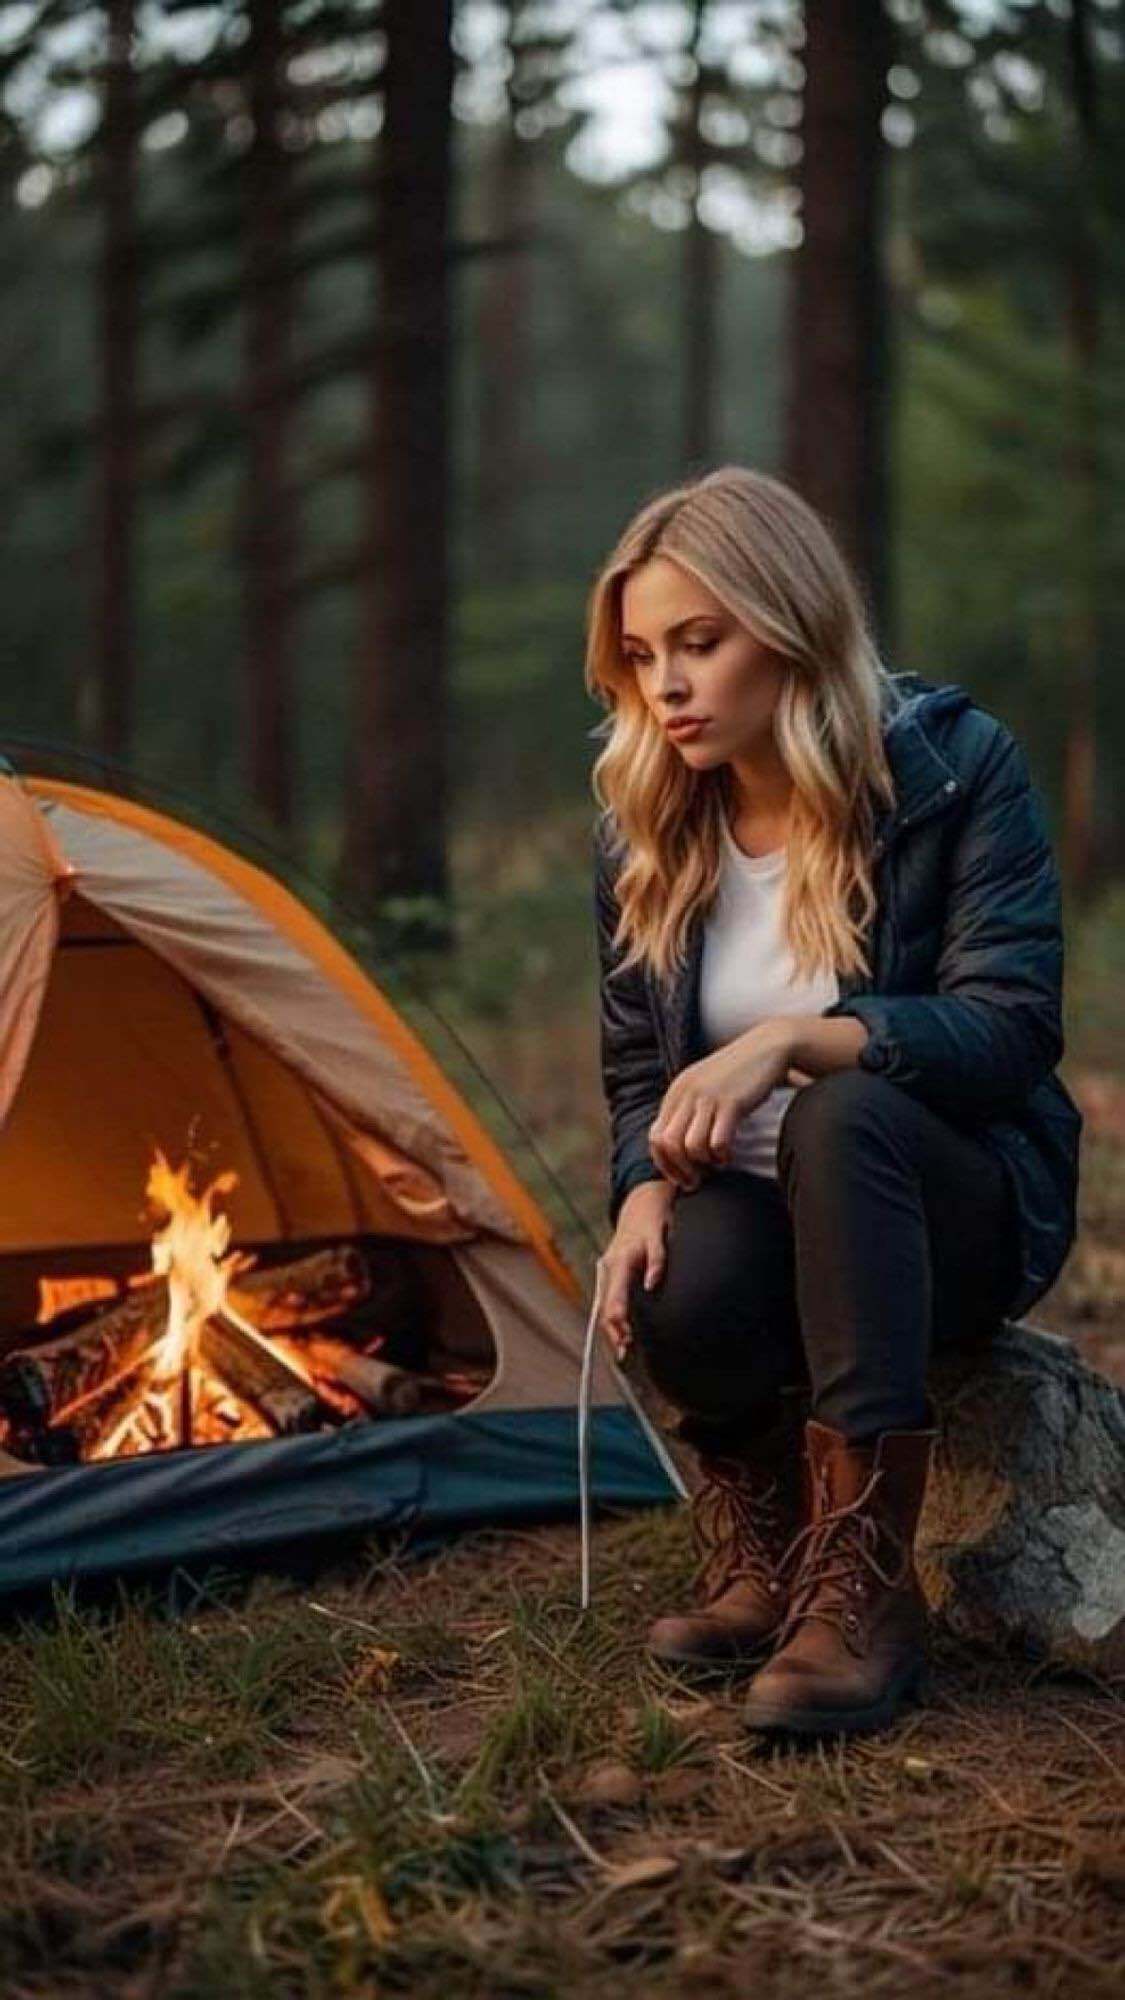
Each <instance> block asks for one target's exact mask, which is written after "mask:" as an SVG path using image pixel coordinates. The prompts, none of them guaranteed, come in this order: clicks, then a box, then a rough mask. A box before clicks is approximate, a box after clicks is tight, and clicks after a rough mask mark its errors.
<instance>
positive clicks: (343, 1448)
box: [0, 1408, 674, 1596]
mask: <svg viewBox="0 0 1125 2000" xmlns="http://www.w3.org/2000/svg"><path fill="white" fill-rule="evenodd" d="M591 1455H592V1475H593V1496H594V1500H595V1502H596V1503H597V1504H600V1505H606V1506H617V1507H633V1506H646V1505H652V1504H654V1503H657V1502H661V1501H668V1500H671V1499H672V1498H673V1497H674V1496H673V1492H672V1488H671V1486H670V1485H669V1483H668V1480H667V1478H666V1476H665V1474H664V1472H663V1471H662V1470H661V1467H660V1465H659V1464H658V1462H657V1460H656V1458H655V1456H654V1454H653V1451H652V1448H651V1446H650V1445H649V1443H648V1441H647V1440H646V1438H645V1436H644V1433H643V1431H642V1430H641V1428H640V1425H639V1424H638V1423H637V1421H636V1418H635V1417H634V1416H633V1415H632V1414H631V1412H629V1411H628V1410H626V1409H609V1410H607V1409H602V1410H596V1411H595V1412H594V1413H593V1420H592V1425H591ZM569 1517H573V1518H574V1519H575V1520H577V1517H578V1449H577V1417H576V1412H575V1411H574V1409H572V1408H568V1409H554V1410H519V1411H497V1412H495V1413H489V1412H483V1413H482V1414H481V1415H479V1416H473V1415H472V1414H467V1415H464V1416H456V1417H454V1416H437V1417H406V1418H399V1419H397V1420H395V1421H392V1422H384V1423H369V1422H357V1423H355V1424H353V1425H348V1426H346V1427H345V1428H344V1429H343V1430H339V1431H332V1432H319V1433H317V1434H316V1435H315V1436H312V1437H297V1438H278V1439H276V1440H270V1441H267V1442H263V1443H252V1444H229V1445H208V1446H204V1447H200V1448H199V1449H197V1450H194V1451H170V1452H154V1453H151V1454H149V1455H146V1456H144V1457H138V1458H129V1459H121V1460H118V1461H116V1462H107V1463H105V1464H98V1465H82V1466H65V1467H61V1468H57V1469H52V1470H50V1471H46V1472H35V1473H29V1474H28V1475H27V1476H26V1477H16V1478H12V1479H8V1480H5V1481H4V1482H3V1483H2V1484H0V1596H7V1595H11V1594H12V1593H14V1592H23V1591H25V1590H35V1589H37V1588H41V1587H44V1586H49V1585H52V1584H62V1585H65V1584H67V1583H69V1582H71V1581H72V1580H77V1579H80V1578H87V1577H90V1578H92V1577H97V1576H103V1577H104V1576H107V1575H114V1574H120V1575H127V1574H130V1573H133V1574H136V1573H139V1572H143V1571H146V1570H153V1569H159V1568H163V1567H164V1566H165V1565H174V1564H186V1563H189V1562H196V1563H199V1562H207V1561H214V1562H222V1563H226V1564H231V1563H234V1564H237V1563H238V1561H239V1560H240V1559H245V1558H248V1557H251V1556H254V1555H259V1556H260V1555H264V1554H265V1553H267V1552H268V1551H269V1550H270V1549H273V1548H281V1547H287V1546H288V1547H292V1546H304V1545H306V1544H307V1545H309V1547H310V1549H311V1548H312V1545H314V1544H315V1545H316V1546H317V1547H318V1548H321V1549H323V1552H324V1554H325V1557H326V1558H328V1559H330V1558H331V1553H332V1541H333V1537H337V1538H338V1539H339V1540H340V1541H341V1543H342V1542H343V1541H344V1540H345V1538H347V1539H351V1538H352V1537H354V1536H355V1535H356V1533H357V1532H363V1531H364V1530H370V1531H371V1532H372V1533H376V1532H387V1531H390V1532H396V1531H397V1532H401V1531H403V1530H411V1531H413V1530H414V1529H416V1528H417V1529H421V1530H423V1531H424V1532H425V1533H426V1534H427V1535H440V1534H445V1533H448V1532H450V1531H451V1530H455V1529H458V1528H480V1527H485V1526H490V1525H495V1526H503V1525H504V1524H506V1523H507V1524H513V1523H523V1522H535V1521H547V1520H559V1519H566V1518H569Z"/></svg>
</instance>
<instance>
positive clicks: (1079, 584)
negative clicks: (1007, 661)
mask: <svg viewBox="0 0 1125 2000" xmlns="http://www.w3.org/2000/svg"><path fill="white" fill-rule="evenodd" d="M1065 32H1066V36H1067V41H1068V44H1069V52H1070V81H1071V128H1072V129H1071V150H1072V155H1073V162H1074V165H1073V183H1074V205H1073V211H1072V226H1071V228H1070V230H1069V232H1068V235H1067V268H1066V271H1065V274H1064V281H1065V285H1066V312H1065V323H1064V348H1065V354H1066V361H1067V368H1068V374H1069V384H1070V396H1069V437H1068V449H1067V453H1066V484H1067V492H1068V497H1069V503H1070V504H1069V507H1068V508H1067V510H1066V512H1065V514H1064V519H1065V522H1066V529H1067V534H1066V547H1067V556H1068V566H1069V569H1070V614H1069V618H1068V621H1067V633H1066V638H1067V645H1066V651H1067V653H1068V655H1069V659H1068V662H1067V673H1066V683H1067V687H1068V689H1069V703H1070V707H1069V715H1068V719H1067V739H1066V762H1065V773H1064V787H1063V792H1064V797H1063V859H1064V866H1065V871H1066V878H1067V883H1068V886H1069V887H1070V888H1071V889H1072V890H1073V892H1074V894H1075V895H1076V896H1077V897H1078V898H1081V899H1084V898H1086V897H1088V896H1089V893H1090V890H1091V887H1092V885H1093V875H1094V865H1095V854H1094V813H1095V803H1096V791H1097V785H1096V780H1097V757H1096V748H1097V681H1098V673H1097V669H1098V648H1099V640H1100V631H1099V622H1100V621H1099V572H1100V562H1099V543H1100V538H1101V523H1102V509H1101V504H1100V497H1099V483H1100V482H1099V478H1098V414H1097V371H1098V347H1099V338H1098V336H1099V327H1098V319H1099V313H1098V268H1097V248H1096V243H1095V237H1094V223H1095V209H1096V202H1097V176H1096V172H1095V149H1096V144H1097V111H1096V94H1095V91H1096V85H1095V69H1094V60H1093V52H1092V49H1091V46H1090V10H1089V3H1088V0H1072V5H1071V9H1070V18H1069V20H1068V21H1067V23H1066V30H1065Z"/></svg>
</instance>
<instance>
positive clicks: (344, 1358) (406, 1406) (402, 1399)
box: [301, 1334, 441, 1417]
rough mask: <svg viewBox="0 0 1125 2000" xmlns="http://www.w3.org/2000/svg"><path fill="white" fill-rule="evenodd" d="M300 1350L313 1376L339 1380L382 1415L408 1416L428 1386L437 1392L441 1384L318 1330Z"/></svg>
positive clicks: (422, 1399)
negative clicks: (363, 1351) (397, 1366)
mask: <svg viewBox="0 0 1125 2000" xmlns="http://www.w3.org/2000/svg"><path fill="white" fill-rule="evenodd" d="M301 1354H302V1357H303V1358H304V1359H305V1360H306V1361H307V1363H308V1366H309V1369H310V1371H311V1373H312V1374H313V1376H314V1377H324V1379H325V1381H326V1382H327V1383H329V1384H331V1383H337V1382H338V1383H339V1384H340V1385H341V1387H342V1388H344V1389H348V1390H350V1391H351V1394H352V1395H353V1396H355V1397H357V1398H358V1400H359V1402H361V1403H362V1404H363V1405H364V1407H365V1408H366V1409H368V1410H370V1411H372V1412H373V1413H374V1414H375V1415H377V1416H381V1417H410V1416H413V1415H414V1414H415V1412H416V1411H417V1410H418V1409H420V1408H421V1405H422V1403H423V1402H424V1401H425V1399H426V1393H427V1389H429V1390H430V1391H431V1393H432V1392H433V1391H435V1390H437V1391H439V1392H440V1389H441V1384H440V1383H433V1382H428V1381H427V1379H426V1377H425V1376H422V1375H415V1374H412V1373H410V1372H409V1371H408V1370H407V1369H405V1368H394V1367H392V1366H391V1364H390V1363H389V1362H386V1361H379V1360H377V1359H376V1358H375V1356H374V1355H371V1354H357V1353H356V1351H355V1349H354V1348H352V1347H349V1346H348V1344H347V1342H346V1341H344V1340H333V1339H332V1338H331V1337H330V1336H329V1335H327V1334H318V1335H315V1336H313V1337H310V1338H309V1339H307V1340H302V1342H301Z"/></svg>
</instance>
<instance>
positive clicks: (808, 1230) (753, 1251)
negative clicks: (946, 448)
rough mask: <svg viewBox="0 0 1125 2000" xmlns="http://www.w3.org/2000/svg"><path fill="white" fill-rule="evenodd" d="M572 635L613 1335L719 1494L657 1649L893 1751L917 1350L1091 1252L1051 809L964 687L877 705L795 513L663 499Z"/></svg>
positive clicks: (745, 493) (750, 1712)
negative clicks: (585, 796)
mask: <svg viewBox="0 0 1125 2000" xmlns="http://www.w3.org/2000/svg"><path fill="white" fill-rule="evenodd" d="M588 635H589V636H588V652H587V686H588V688H589V690H590V692H591V693H592V694H593V695H594V696H595V698H596V699H599V700H601V701H602V702H603V704H604V705H606V706H607V707H608V708H609V709H610V711H611V713H610V715H609V717H608V718H607V720H606V721H605V722H604V723H602V724H599V725H598V729H597V731H596V732H595V733H596V734H598V735H602V736H605V737H606V739H607V740H606V742H605V746H604V748H603V749H602V751H601V753H600V755H599V756H598V759H597V761H596V764H595V767H594V772H593V788H594V792H595V796H596V797H597V799H598V802H599V805H600V806H601V807H602V808H603V809H604V810H603V812H602V814H601V816H600V819H599V822H598V826H597V831H596V836H595V881H596V909H597V924H598V938H599V950H600V962H601V1057H602V1075H603V1082H604V1087H605V1092H606V1098H607V1103H608V1107H609V1113H610V1124H611V1134H612V1167H611V1189H610V1201H609V1220H610V1223H611V1225H612V1226H613V1229H614V1234H613V1239H612V1242H611V1243H610V1245H609V1247H608V1249H607V1250H606V1251H605V1253H604V1255H603V1256H602V1258H601V1259H600V1264H599V1272H600V1283H601V1286H602V1298H603V1303H602V1314H601V1316H602V1324H603V1326H604V1328H605V1330H606V1332H607V1334H608V1335H609V1337H610V1339H611V1341H612V1342H613V1344H614V1346H615V1348H616V1350H617V1352H618V1353H619V1354H621V1355H624V1354H625V1352H626V1351H627V1349H628V1346H629V1344H630V1342H631V1341H632V1340H634V1339H635V1340H636V1341H637V1342H638V1343H639V1346H640V1348H641V1350H642V1353H643V1356H644V1360H645V1362H646V1364H647V1367H648V1370H649V1373H650V1375H651V1376H652V1378H653V1380H654V1382H655V1383H656V1385H657V1387H658V1388H659V1389H660V1390H661V1391H662V1393H663V1394H664V1395H665V1396H667V1397H668V1398H669V1399H670V1400H671V1402H672V1403H673V1405H674V1406H675V1407H676V1409H677V1410H678V1411H679V1412H680V1416H679V1422H678V1428H679V1430H680V1432H681V1434H682V1436H683V1437H684V1438H685V1439H686V1440H687V1442H688V1443H689V1444H690V1445H691V1446H692V1447H693V1448H694V1450H695V1452H696V1454H697V1456H698V1460H699V1470H700V1483H699V1486H698V1490H697V1492H696V1495H695V1498H694V1501H693V1509H694V1518H695V1526H696V1530H697V1537H698V1541H699V1544H700V1548H701V1552H702V1554H703V1557H704V1562H703V1567H702V1571H701V1577H700V1585H701V1590H700V1595H701V1602H700V1603H699V1604H698V1606H697V1607H695V1608H694V1609H692V1610H686V1611H684V1612H682V1613H679V1614H676V1615H672V1616H668V1617H665V1618H662V1619H660V1620H659V1621H658V1623H657V1625H656V1626H655V1627H654V1629H653V1631H652V1633H651V1634H650V1639H649V1644H650V1649H651V1651H652V1652H653V1653H654V1654H656V1656H657V1657H659V1658H660V1659H663V1660H671V1661H676V1662H704V1663H707V1664H708V1665H711V1666H714V1665H715V1664H716V1663H724V1664H727V1665H731V1664H742V1665H746V1664H750V1665H756V1666H757V1668H758V1671H757V1672H756V1673H755V1675H754V1678H753V1680H752V1682H751V1684H750V1688H749V1693H748V1699H747V1705H746V1710H745V1714H746V1717H747V1720H749V1721H750V1722H752V1723H754V1724H756V1725H758V1726H760V1727H762V1728H786V1729H794V1730H804V1731H818V1730H825V1729H830V1730H849V1731H850V1730H853V1729H870V1728H875V1727H880V1726H882V1725H883V1724H885V1723H886V1722H888V1721H890V1720H891V1719H892V1718H893V1716H894V1715H895V1714H896V1713H897V1711H898V1708H899V1705H900V1703H901V1702H902V1701H903V1699H904V1698H905V1697H906V1696H907V1695H908V1694H910V1693H911V1692H913V1691H914V1690H915V1689H916V1687H917V1685H918V1683H919V1680H920V1676H921V1670H922V1666H923V1662H924V1651H923V1643H924V1632H925V1606H924V1599H923V1597H922V1594H921V1591H920V1588H919V1584H918V1580H917V1575H916V1572H915V1568H914V1560H913V1545H914V1536H915V1530H916V1526H917V1521H918V1516H919V1512H920V1510H921V1506H922V1501H923V1498H924V1493H925V1486H926V1479H927V1475H928V1470H929V1462H930V1454H931V1446H932V1442H933V1438H934V1435H935V1432H934V1428H933V1421H932V1418H933V1411H932V1406H931V1404H930V1401H929V1398H928V1396H927V1393H926V1369H927V1362H928V1359H929V1355H930V1352H931V1350H932V1348H933V1347H935V1346H939V1345H942V1344H944V1343H947V1342H951V1341H954V1340H972V1339H974V1338H976V1339H982V1338H987V1336H988V1333H989V1331H990V1329H992V1328H994V1327H995V1326H996V1325H997V1324H998V1322H999V1321H1000V1320H1001V1319H1002V1318H1005V1317H1014V1316H1017V1315H1020V1314H1022V1313H1024V1312H1026V1310H1027V1308H1028V1307H1029V1306H1030V1305H1031V1304H1032V1303H1033V1302H1034V1301H1035V1300H1036V1299H1037V1298H1039V1297H1040V1296H1041V1295H1042V1294H1043V1293H1044V1292H1045V1291H1046V1290H1047V1288H1048V1286H1049V1285H1051V1284H1052V1283H1053V1281H1054V1279H1055V1277H1056V1276H1057V1274H1058V1272H1059V1270H1060V1268H1061V1266H1062V1264H1063V1262H1064V1260H1065V1258H1066V1256H1067V1253H1068V1251H1069V1249H1070V1246H1071V1244H1072V1242H1073V1240H1074V1235H1075V1230H1076V1201H1077V1182H1078V1140H1079V1132H1080V1128H1081V1123H1082V1121H1081V1117H1080V1115H1079V1112H1078V1110H1077V1108H1076V1107H1075V1105H1074V1103H1073V1101H1072V1099H1071V1098H1070V1096H1069V1094H1068V1093H1067V1091H1066V1090H1065V1088H1064V1086H1063V1085H1062V1083H1061V1082H1060V1081H1059V1079H1058V1077H1057V1076H1055V1075H1054V1074H1053V1071H1054V1066H1055V1064H1056V1063H1057V1062H1058V1060H1059V1058H1060V1055H1061V1053H1062V1046H1063V1041H1062V1028H1061V986H1062V971H1063V943H1062V933H1061V915H1060V895H1059V884H1058V876H1057V871H1056V868H1055V863H1054V859H1053V856H1052V853H1051V848H1050V844H1049V841H1048V837H1047V833H1046V831H1045V827H1044V820H1043V814H1042V809H1041V805H1040V802H1039V798H1038V794H1037V793H1036V791H1035V789H1034V788H1033V786H1032V784H1031V782H1030V779H1029V775H1028V769H1027V764H1026V760H1025V757H1024V753H1023V751H1022V750H1021V749H1020V747H1019V745H1018V744H1017V742H1016V741H1015V739H1014V738H1013V737H1012V735H1011V734H1010V733H1009V731H1008V730H1007V729H1006V728H1005V727H1004V726H1003V724H1002V723H1001V722H999V721H998V720H997V718H996V717H995V716H993V715H991V714H989V713H988V712H987V711H986V710H984V709H982V708H981V707H979V706H978V705H977V704H976V703H975V702H974V701H973V700H972V698H971V697H970V696H969V695H968V694H967V693H966V691H965V690H964V689H963V688H961V687H958V686H955V685H947V686H936V685H934V684H932V683H930V682H928V681H925V680H923V679H922V678H921V677H920V676H919V675H917V674H911V673H898V674H892V673H888V672H886V671H884V669H883V668H882V666H881V665H880V662H879V660H878V658H877V655H876V652H875V649H874V646H873V644H872V640H871V637H870V634H869V632H868V629H867V626H866V624H865V619H864V613H863V607H862V603H861V599H860V595H859V592H858V589H857V586H856V582H855V580H854V577H853V576H852V574H851V573H850V571H849V569H848V567H847V565H846V563H845V562H844V560H843V558H842V556H841V554H840V551H839V549H838V548H837V546H836V544H835V542H834V541H833V538H832V536H831V535H830V534H829V532H828V530H827V528H826V527H825V525H824V523H823V522H822V521H821V520H820V518H819V517H818V516H817V515H816V514H815V513H814V512H813V510H812V509H811V508H810V507H809V506H808V505H806V503H805V502H804V501H802V500H801V499H800V497H799V496H798V495H797V494H796V493H795V492H794V491H793V490H792V489H791V488H790V487H788V486H787V485H785V484H784V483H782V482H781V481H779V480H777V479H773V478H770V477H767V476H765V475H763V474H761V473H757V472H752V471H749V470H746V469H744V468H742V467H738V466H724V467H722V468H720V469H719V470H717V471H713V472H710V473H708V474H707V475H706V476H704V477H701V478H698V479H694V480H692V481H690V482H688V483H687V484H685V485H683V486H680V487H677V488H675V489H674V490H672V491H670V492H667V493H663V494H661V495H659V496H658V497H657V498H656V499H654V500H652V501H650V502H649V504H648V505H647V506H645V507H644V508H643V509H642V510H641V512H640V513H639V515H638V516H637V517H636V519H635V520H634V521H633V522H632V523H631V525H630V526H629V527H628V528H627V529H626V531H625V533H624V535H623V536H622V538H621V540H620V542H619V544H618V546H617V548H616V549H615V550H614V551H613V553H612V555H611V557H610V558H609V560H608V562H607V563H606V565H605V567H604V569H603V571H602V573H601V575H600V576H599V577H598V579H597V581H596V583H595V585H594V588H593V591H592V593H591V598H590V605H589V626H588Z"/></svg>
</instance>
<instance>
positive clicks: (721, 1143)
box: [648, 1021, 791, 1190]
mask: <svg viewBox="0 0 1125 2000" xmlns="http://www.w3.org/2000/svg"><path fill="white" fill-rule="evenodd" d="M790 1051H791V1035H790V1028H789V1025H788V1024H787V1023H786V1022H785V1021H759V1022H758V1024H757V1026H756V1027H753V1028H748V1029H747V1031H746V1033H745V1034H744V1035H736V1036H735V1038H734V1040H733V1041H731V1042H727V1043H726V1044H725V1045H724V1046H723V1047H722V1048H721V1049H714V1050H712V1052H711V1054H710V1055H708V1056H704V1057H703V1058H702V1060H701V1061H700V1062H694V1063H689V1064H688V1066H687V1068H686V1069H682V1070H681V1071H680V1073H679V1075H678V1076H677V1077H674V1078H673V1080H672V1082H671V1083H670V1084H669V1086H668V1089H667V1090H666V1091H665V1093H664V1098H663V1102H662V1103H661V1106H660V1110H659V1111H658V1112H657V1114H656V1117H655V1119H654V1120H653V1122H652V1124H651V1126H650V1127H649V1133H648V1149H649V1152H650V1153H651V1155H652V1158H653V1160H654V1162H655V1164H656V1165H657V1166H658V1167H659V1169H660V1171H661V1173H662V1174H663V1175H664V1176H665V1177H666V1179H668V1180H670V1181H674V1182H675V1183H676V1185H677V1186H678V1187H680V1188H683V1189H685V1190H690V1189H692V1188H695V1187H697V1186H698V1184H699V1179H700V1171H699V1170H700V1168H701V1167H704V1166H715V1167H721V1166H724V1165H725V1164H726V1162H727V1161H728V1159H729V1158H730V1149H731V1141H732V1139H733V1137H734V1130H735V1126H736V1125H737V1124H738V1121H739V1119H740V1118H742V1117H743V1116H744V1114H745V1113H746V1112H747V1111H752V1110H753V1109H754V1107H755V1105H757V1104H760V1103H761V1102H762V1100H763V1098H766V1097H768V1096H769V1094H770V1091H771V1090H774V1089H776V1088H777V1086H778V1085H779V1084H783V1083H785V1082H786V1080H787V1078H788V1074H789V1068H790V1059H791V1058H790Z"/></svg>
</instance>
